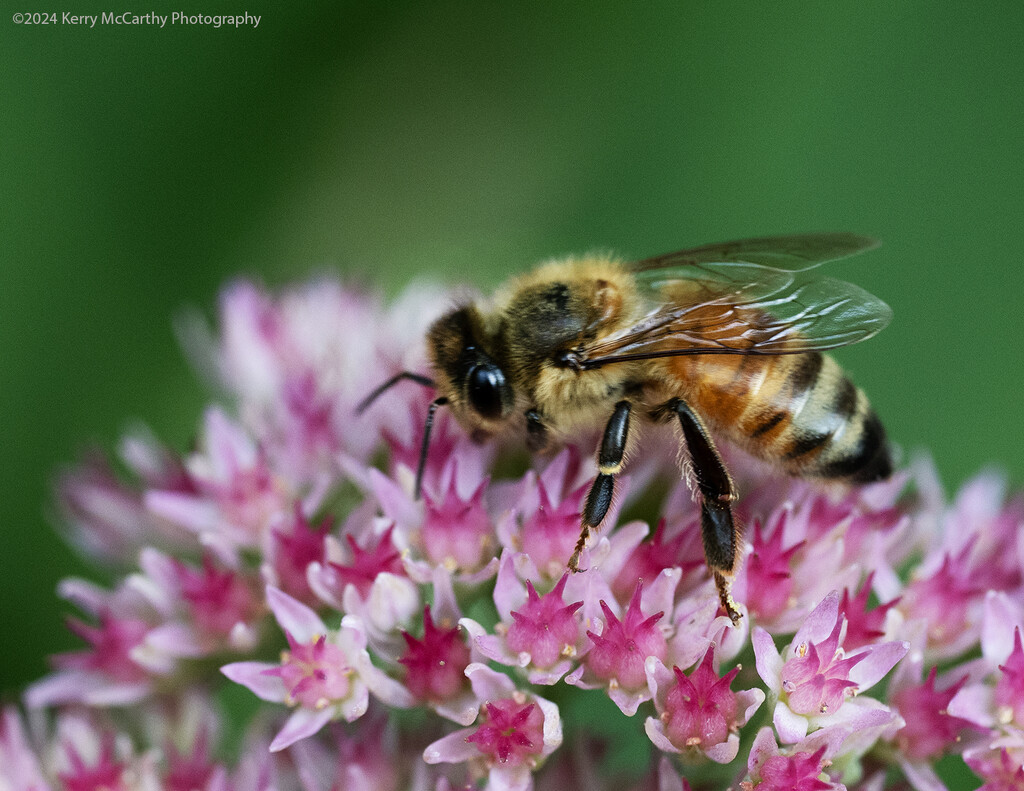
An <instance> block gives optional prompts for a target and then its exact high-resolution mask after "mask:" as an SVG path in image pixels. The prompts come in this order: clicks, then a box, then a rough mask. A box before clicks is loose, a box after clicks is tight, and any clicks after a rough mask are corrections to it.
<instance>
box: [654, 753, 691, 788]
mask: <svg viewBox="0 0 1024 791" xmlns="http://www.w3.org/2000/svg"><path fill="white" fill-rule="evenodd" d="M689 788H690V785H689V784H688V783H684V781H683V778H682V777H680V775H679V772H677V771H676V770H675V769H674V768H673V766H672V762H671V761H670V760H669V759H668V756H667V755H663V756H662V757H661V761H660V762H659V763H658V791H688V790H689Z"/></svg>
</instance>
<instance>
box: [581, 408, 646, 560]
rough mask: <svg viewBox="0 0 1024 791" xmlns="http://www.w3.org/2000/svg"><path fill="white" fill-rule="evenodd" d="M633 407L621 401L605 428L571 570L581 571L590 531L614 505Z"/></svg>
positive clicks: (595, 527)
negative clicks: (616, 484) (616, 485)
mask: <svg viewBox="0 0 1024 791" xmlns="http://www.w3.org/2000/svg"><path fill="white" fill-rule="evenodd" d="M632 409H633V405H632V404H631V403H630V402H629V401H619V403H617V404H616V405H615V411H614V412H612V416H611V417H610V418H609V419H608V424H607V425H606V426H605V427H604V436H603V437H602V439H601V450H600V451H599V452H598V454H597V470H598V473H597V478H595V479H594V484H593V486H591V487H590V492H589V493H588V494H587V503H586V505H585V506H584V508H583V525H582V528H581V530H580V540H579V541H577V542H576V549H575V550H574V551H573V553H572V557H571V558H569V569H570V570H571V571H579V570H580V568H579V563H580V553H581V552H583V548H584V547H585V546H586V544H587V538H589V536H590V531H591V530H594V529H597V527H598V526H599V525H600V524H601V522H602V521H603V520H604V517H605V515H606V514H607V513H608V509H609V508H611V505H612V494H613V493H614V491H615V476H616V475H618V474H619V472H620V471H621V470H622V461H623V457H624V456H625V454H626V440H627V439H628V438H629V416H630V412H631V410H632Z"/></svg>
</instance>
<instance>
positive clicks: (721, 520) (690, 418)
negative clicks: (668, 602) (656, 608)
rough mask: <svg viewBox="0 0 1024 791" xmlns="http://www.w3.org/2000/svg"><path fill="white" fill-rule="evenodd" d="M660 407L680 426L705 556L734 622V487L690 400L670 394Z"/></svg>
mask: <svg viewBox="0 0 1024 791" xmlns="http://www.w3.org/2000/svg"><path fill="white" fill-rule="evenodd" d="M660 411H663V412H669V413H674V414H675V415H676V417H678V419H679V425H680V426H681V427H682V429H683V440H684V441H685V443H686V450H687V453H688V454H689V457H690V462H691V464H692V465H693V477H694V481H693V482H694V483H696V486H697V489H698V490H699V491H700V522H701V537H702V539H703V543H704V557H705V558H706V559H707V563H708V567H709V568H710V569H711V573H712V574H713V575H714V578H715V585H716V587H717V588H718V596H719V598H720V599H721V602H722V607H724V608H725V611H726V613H727V614H728V616H729V618H730V619H731V620H732V622H733V623H736V622H738V621H739V619H740V617H741V616H740V613H739V610H738V609H737V607H736V602H735V601H733V598H732V593H731V592H730V589H731V587H732V578H733V575H734V574H735V573H736V566H737V561H738V559H739V554H740V532H739V530H737V528H736V525H735V523H734V521H733V516H732V503H733V501H735V500H736V487H735V486H734V485H733V482H732V478H731V477H730V476H729V472H728V470H726V469H725V463H724V462H723V461H722V457H721V455H719V453H718V449H717V448H716V447H715V443H714V441H713V440H712V439H711V435H710V434H709V433H708V430H707V428H706V427H705V426H704V421H703V420H701V419H700V416H699V415H698V414H697V413H696V412H694V411H693V410H692V409H691V408H690V406H689V404H687V403H686V402H685V401H683V400H682V399H681V398H673V399H672V400H671V401H669V402H668V403H667V404H665V405H664V406H662V407H661V408H660Z"/></svg>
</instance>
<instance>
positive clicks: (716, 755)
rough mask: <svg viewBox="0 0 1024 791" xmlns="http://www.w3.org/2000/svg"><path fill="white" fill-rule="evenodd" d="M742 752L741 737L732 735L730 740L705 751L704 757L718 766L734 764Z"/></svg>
mask: <svg viewBox="0 0 1024 791" xmlns="http://www.w3.org/2000/svg"><path fill="white" fill-rule="evenodd" d="M739 752H740V737H739V736H737V735H736V734H735V733H730V734H729V738H728V739H726V740H725V741H724V742H720V743H718V744H715V745H712V746H711V747H709V748H708V749H706V750H705V751H704V755H706V756H707V757H708V758H710V759H711V760H712V761H714V762H715V763H716V764H728V763H732V761H733V759H734V758H735V757H736V756H737V755H738V754H739Z"/></svg>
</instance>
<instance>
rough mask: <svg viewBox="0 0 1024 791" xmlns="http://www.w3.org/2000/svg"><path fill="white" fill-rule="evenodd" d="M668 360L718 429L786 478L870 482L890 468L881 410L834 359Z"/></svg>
mask: <svg viewBox="0 0 1024 791" xmlns="http://www.w3.org/2000/svg"><path fill="white" fill-rule="evenodd" d="M666 363H668V364H669V365H670V368H671V374H672V375H673V376H675V377H677V378H678V379H679V380H680V382H681V384H682V385H683V390H684V393H683V395H684V397H686V398H687V399H688V400H689V401H690V403H691V405H692V406H693V407H694V408H695V409H696V410H697V411H698V412H700V414H701V415H702V416H703V417H704V419H705V420H706V421H708V423H710V424H711V426H712V427H713V428H714V429H715V430H717V432H718V433H720V434H721V435H723V436H724V437H726V438H727V439H729V440H731V441H732V442H734V443H736V444H737V445H740V446H741V447H743V448H745V449H746V450H747V451H748V452H750V453H751V454H753V455H754V456H757V457H758V458H761V459H765V460H767V461H771V462H772V463H774V464H778V465H781V466H782V467H783V469H785V470H786V472H788V473H789V474H791V475H799V476H803V477H820V478H842V479H847V480H851V481H856V482H867V481H875V480H880V479H882V478H887V477H888V476H889V474H890V473H891V472H892V460H891V458H890V455H889V447H888V444H887V442H886V438H885V429H884V428H883V427H882V423H881V421H880V420H879V419H878V415H876V414H875V412H874V410H873V409H872V408H871V404H870V403H868V399H867V396H865V395H864V392H863V391H862V390H860V389H859V388H857V387H856V386H855V385H854V384H853V382H851V381H850V380H849V378H847V376H846V374H844V373H843V370H842V369H841V368H840V367H839V365H838V364H837V363H836V362H835V361H834V360H833V359H832V358H831V357H827V356H825V355H823V354H821V353H819V352H810V353H806V354H788V355H779V356H764V355H731V354H730V355H700V356H693V357H677V358H674V359H672V360H666Z"/></svg>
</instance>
